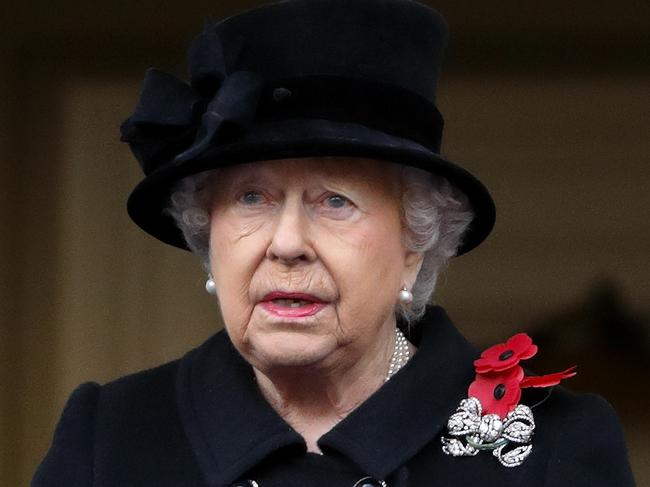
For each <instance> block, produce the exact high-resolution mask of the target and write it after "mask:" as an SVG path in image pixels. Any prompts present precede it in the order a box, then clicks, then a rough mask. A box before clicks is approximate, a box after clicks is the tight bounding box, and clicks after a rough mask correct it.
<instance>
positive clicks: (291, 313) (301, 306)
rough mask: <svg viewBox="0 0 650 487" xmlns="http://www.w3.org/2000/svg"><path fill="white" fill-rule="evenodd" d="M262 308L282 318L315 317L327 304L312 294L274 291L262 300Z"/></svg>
mask: <svg viewBox="0 0 650 487" xmlns="http://www.w3.org/2000/svg"><path fill="white" fill-rule="evenodd" d="M260 304H261V305H262V307H263V308H264V309H265V310H266V311H267V312H268V313H270V314H272V315H275V316H278V317H282V318H303V317H305V316H313V315H315V314H316V313H318V312H319V311H320V310H322V309H323V308H324V307H325V306H327V303H325V302H324V301H322V300H321V299H319V298H317V297H316V296H314V295H312V294H306V293H286V292H281V291H274V292H271V293H269V294H267V295H266V296H264V298H263V299H262V302H261V303H260Z"/></svg>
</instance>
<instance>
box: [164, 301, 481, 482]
mask: <svg viewBox="0 0 650 487" xmlns="http://www.w3.org/2000/svg"><path fill="white" fill-rule="evenodd" d="M405 331H406V332H407V336H408V337H409V339H410V340H411V341H412V342H413V343H415V344H416V345H417V346H418V352H417V353H416V354H415V356H414V357H413V358H412V359H411V360H410V361H409V363H408V364H407V365H406V366H405V367H404V368H403V369H402V370H400V372H398V373H397V374H396V375H395V376H394V377H393V378H392V379H391V380H390V381H389V382H387V383H386V384H384V385H383V387H381V388H380V389H379V390H378V391H377V392H375V394H373V395H372V396H371V397H370V398H368V399H367V400H366V401H365V402H364V403H363V404H361V405H360V406H359V407H358V408H357V409H355V410H354V411H353V412H352V413H351V414H350V415H349V416H347V417H346V418H345V419H344V420H343V421H341V422H340V423H339V424H338V425H336V427H334V428H333V429H332V430H331V431H330V432H328V433H327V434H325V435H324V436H322V437H321V438H320V440H319V442H318V443H319V446H320V447H321V449H322V450H323V452H324V453H325V454H327V452H331V451H336V452H338V453H340V454H342V455H344V456H346V457H347V458H349V459H350V460H351V461H352V462H354V463H355V464H357V465H358V467H359V468H360V469H361V470H362V471H363V472H364V473H366V474H368V475H370V476H373V477H376V478H385V477H387V476H388V475H389V474H390V473H391V472H393V471H394V470H396V469H397V468H398V467H399V466H400V465H402V464H404V463H405V462H406V461H407V460H408V459H410V458H411V457H413V456H414V455H415V454H416V453H417V452H418V451H419V450H421V449H422V448H423V447H424V446H425V445H426V444H427V443H429V442H430V441H431V440H433V439H434V438H435V437H436V436H437V435H438V433H439V432H440V430H441V429H442V428H443V426H444V425H445V424H446V422H447V418H448V417H449V415H450V414H451V413H453V411H454V410H455V408H456V406H457V404H458V402H459V401H460V399H462V398H463V397H465V395H466V390H467V386H468V384H469V383H470V382H471V380H472V377H473V375H474V370H473V367H472V362H473V360H474V359H475V358H476V352H475V351H474V349H473V348H472V346H471V345H470V344H469V343H468V342H467V341H466V340H465V339H464V338H463V337H462V336H461V335H460V333H459V332H458V331H457V330H456V329H455V328H454V326H453V325H452V323H451V322H450V320H449V318H448V317H447V315H446V313H445V312H444V310H443V309H442V308H440V307H430V308H428V309H427V313H426V315H425V316H424V318H423V319H422V320H420V321H419V322H418V323H417V324H416V325H414V326H413V327H412V328H411V329H409V330H405ZM176 385H177V397H178V405H179V411H180V414H181V417H182V420H183V425H184V428H185V431H186V434H187V437H188V439H189V441H190V443H191V446H192V449H193V450H194V452H195V454H196V456H197V459H198V462H199V464H200V466H201V468H202V470H203V473H204V476H205V478H206V480H207V483H208V485H210V486H214V487H216V486H222V485H228V484H230V483H232V482H234V481H235V480H237V479H238V478H240V477H242V476H243V475H244V474H245V472H247V471H248V470H250V469H251V468H252V467H254V466H255V465H257V464H258V463H259V462H261V461H262V460H263V459H264V458H265V457H267V456H268V455H270V454H271V453H272V452H274V451H276V450H278V449H284V448H291V449H296V450H297V451H305V450H306V447H305V443H304V441H303V439H302V437H301V436H300V435H299V434H298V433H297V432H296V431H294V430H293V429H292V428H291V427H290V426H289V425H288V424H287V423H286V422H285V421H284V420H283V419H282V418H281V417H280V416H279V415H278V414H277V413H276V412H275V411H274V410H273V409H272V408H271V407H270V405H269V404H268V403H267V402H266V400H265V399H264V398H263V396H262V394H261V393H260V392H259V390H258V388H257V385H256V383H255V378H254V374H253V371H252V369H251V367H250V365H248V364H247V363H246V362H245V361H244V360H243V358H242V357H241V356H240V355H239V354H238V352H237V351H236V350H235V348H234V347H233V346H232V344H231V343H230V341H229V339H228V336H227V335H226V333H225V332H220V333H218V334H217V335H215V336H214V337H213V338H212V339H210V340H209V341H207V342H206V343H205V344H204V345H202V346H201V347H199V348H198V349H196V350H194V351H192V352H190V353H189V354H188V355H187V356H186V357H184V358H183V360H182V361H181V364H180V369H179V375H178V377H177V384H176ZM369 425H381V427H369ZM398 446H399V447H398Z"/></svg>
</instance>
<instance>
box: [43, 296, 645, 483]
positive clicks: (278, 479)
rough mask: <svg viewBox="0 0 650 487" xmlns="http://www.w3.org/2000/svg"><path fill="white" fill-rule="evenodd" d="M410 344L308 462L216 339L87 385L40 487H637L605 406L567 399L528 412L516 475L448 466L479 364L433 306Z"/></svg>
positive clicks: (485, 457) (249, 376) (223, 338)
mask: <svg viewBox="0 0 650 487" xmlns="http://www.w3.org/2000/svg"><path fill="white" fill-rule="evenodd" d="M409 335H410V338H411V339H412V340H413V342H414V343H416V344H417V345H418V352H417V353H416V355H415V356H414V357H413V359H412V360H411V361H410V362H409V363H408V364H407V365H406V366H405V367H404V368H403V369H402V370H401V371H400V372H398V373H397V374H396V375H395V376H394V377H393V378H392V379H391V380H390V381H389V382H388V383H386V384H385V385H384V386H383V387H381V388H380V389H379V390H378V391H377V392H376V393H375V394H374V395H372V396H371V397H370V398H369V399H368V400H367V401H365V402H364V403H363V404H361V405H360V406H359V407H358V408H357V409H356V410H354V411H353V412H352V413H351V414H350V415H349V416H348V417H347V418H345V419H344V420H343V421H342V422H341V423H339V424H338V425H337V426H336V427H335V428H334V429H332V430H331V431H330V432H328V433H327V434H325V435H324V436H323V437H321V439H320V440H319V445H320V447H321V449H322V451H323V453H324V454H323V455H315V454H312V453H307V452H306V447H305V443H304V441H303V439H302V438H301V437H300V436H299V435H298V434H297V433H296V432H295V431H294V430H293V429H292V428H291V427H290V426H289V425H288V424H287V423H285V422H284V421H283V420H282V419H281V418H280V417H279V416H278V415H277V414H276V413H275V411H274V410H273V409H272V408H271V407H270V406H269V405H268V403H266V401H265V400H264V398H263V397H262V395H261V394H260V393H259V391H258V389H257V386H256V384H255V380H254V375H253V373H252V370H251V368H250V366H249V365H248V364H247V363H246V362H245V361H244V360H243V359H242V358H241V357H240V356H239V354H238V353H237V352H236V350H235V349H234V348H233V346H232V344H231V343H230V341H229V339H228V337H227V335H226V334H225V333H224V332H220V333H218V334H217V335H215V336H214V337H213V338H212V339H210V340H208V341H207V342H206V343H205V344H203V345H202V346H201V347H199V348H197V349H195V350H193V351H191V352H189V353H188V354H187V355H186V356H185V357H184V358H183V359H181V360H179V361H176V362H172V363H170V364H167V365H164V366H162V367H159V368H156V369H153V370H149V371H145V372H141V373H138V374H135V375H132V376H128V377H125V378H122V379H119V380H118V381H115V382H112V383H110V384H107V385H104V386H99V385H97V384H84V385H82V386H80V388H79V389H77V390H76V391H75V392H74V393H73V394H72V396H71V397H70V400H69V402H68V404H67V406H66V408H65V411H64V413H63V416H62V418H61V421H60V424H59V426H58V428H57V431H56V433H55V437H54V441H53V444H52V447H51V449H50V451H49V453H48V454H47V456H46V458H45V459H44V460H43V463H42V464H41V466H40V467H39V469H38V471H37V473H36V475H35V477H34V480H33V483H32V486H33V487H53V486H57V487H58V486H63V485H65V486H71V487H82V486H84V487H89V486H94V487H109V486H110V487H117V486H120V487H125V486H144V487H146V486H152V487H153V486H156V487H167V486H170V487H171V486H192V487H193V486H197V487H198V486H210V487H219V486H223V487H225V486H230V485H239V484H238V482H245V481H247V480H254V481H255V482H257V483H258V485H259V486H260V487H280V486H282V487H292V486H295V487H298V486H301V487H304V486H315V487H319V486H323V487H325V486H328V487H339V486H340V487H353V486H354V485H355V484H356V483H357V482H358V481H360V480H361V479H364V478H368V479H367V480H365V481H364V482H362V484H363V483H367V484H369V485H378V484H377V483H376V481H378V480H384V481H385V482H386V483H387V484H388V486H389V487H406V486H441V487H444V486H455V485H468V486H469V485H482V486H502V487H508V486H531V487H535V486H539V487H542V486H545V487H551V486H553V487H556V486H560V487H562V486H567V487H568V486H572V487H574V486H578V487H580V486H584V487H587V486H589V487H600V486H602V487H605V486H617V487H628V486H632V485H634V482H633V479H632V475H631V472H630V469H629V465H628V462H627V456H626V449H625V445H624V442H623V437H622V433H621V429H620V426H619V424H618V420H617V418H616V416H615V414H614V412H613V411H612V409H611V407H610V406H609V405H608V404H607V403H606V402H605V401H604V400H603V399H601V398H599V397H597V396H593V395H576V394H572V393H570V392H567V391H566V390H564V389H563V388H557V389H556V390H555V391H554V392H553V394H551V395H550V397H548V400H546V401H544V402H543V403H542V404H540V405H539V406H536V407H535V408H534V410H533V411H534V414H535V420H536V423H537V429H536V433H535V436H534V439H533V445H534V446H533V452H532V453H531V455H530V456H529V457H528V459H526V461H525V463H524V464H523V465H522V466H520V467H515V468H506V467H503V466H502V465H501V464H499V463H498V462H497V460H496V459H495V458H493V457H492V456H491V455H489V454H487V453H482V454H479V455H478V456H476V457H471V458H453V457H449V456H446V455H444V454H443V453H442V451H441V447H440V435H441V434H442V433H444V429H445V428H444V426H445V424H446V420H447V418H448V417H449V415H450V414H452V413H453V412H454V410H455V408H456V406H457V405H458V403H459V401H460V399H462V398H463V397H465V395H466V391H467V387H468V385H469V383H470V382H471V380H472V377H473V374H474V372H473V367H472V361H473V359H474V358H475V357H476V353H475V351H474V350H473V349H472V347H471V346H470V345H469V344H468V343H467V342H466V341H465V340H464V338H463V337H462V336H461V335H460V334H459V333H458V332H457V331H456V329H455V328H454V327H453V325H452V324H451V322H450V321H449V319H448V318H447V316H446V314H445V313H444V311H443V310H442V309H441V308H438V307H431V308H429V309H428V310H427V314H426V316H425V318H424V319H423V320H422V321H421V322H420V323H418V324H417V325H416V327H415V328H414V329H413V330H412V331H411V333H409ZM537 399H538V398H536V397H533V396H530V397H527V396H526V395H525V396H524V398H523V402H524V403H527V404H529V405H531V406H532V405H534V404H535V403H536V402H537ZM241 485H246V484H245V483H243V484H241ZM249 485H251V484H249ZM360 485H361V484H360Z"/></svg>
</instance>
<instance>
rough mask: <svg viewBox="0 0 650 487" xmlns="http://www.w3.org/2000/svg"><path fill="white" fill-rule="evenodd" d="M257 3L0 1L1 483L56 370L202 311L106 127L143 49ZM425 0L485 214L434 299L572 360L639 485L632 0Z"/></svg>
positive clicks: (63, 388)
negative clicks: (137, 201) (141, 226)
mask: <svg viewBox="0 0 650 487" xmlns="http://www.w3.org/2000/svg"><path fill="white" fill-rule="evenodd" d="M260 3H261V2H258V1H252V0H248V1H221V2H207V1H203V0H197V1H194V2H168V1H157V2H153V1H151V0H141V1H138V2H133V1H129V2H127V1H112V2H101V3H100V2H88V1H85V2H81V1H71V0H60V1H57V2H52V1H47V2H46V1H28V2H6V1H5V2H3V4H2V5H1V6H0V9H1V10H0V46H1V49H0V88H1V89H0V107H1V108H0V137H1V138H0V160H1V161H2V162H1V163H0V218H1V220H0V225H1V227H0V255H1V259H0V262H2V270H1V272H2V276H3V279H2V280H0V313H1V314H0V316H1V317H2V321H1V322H0V410H1V411H2V414H1V416H0V485H7V486H14V485H15V486H23V485H27V484H28V481H29V478H30V477H31V475H32V472H33V470H34V468H35V466H36V464H37V462H38V461H39V460H40V458H41V457H42V456H43V454H44V453H45V451H46V449H47V446H48V444H49V441H50V438H51V434H52V431H53V428H54V425H55V422H56V420H57V418H58V416H59V414H60V410H61V407H62V405H63V404H64V402H65V399H66V397H67V396H68V394H69V393H70V391H71V390H72V388H74V387H75V385H77V384H78V383H80V382H82V381H85V380H97V381H100V382H103V381H107V380H110V379H112V378H114V377H117V376H119V375H122V374H125V373H128V372H131V371H135V370H139V369H142V368H144V367H150V366H153V365H155V364H157V363H161V362H163V361H166V360H171V359H173V358H175V357H177V356H179V355H181V354H182V353H183V352H184V351H186V350H188V349H189V348H191V347H193V346H194V345H196V344H198V343H200V342H201V341H202V340H203V339H205V338H206V337H207V336H209V335H210V334H211V333H213V332H214V331H215V330H216V329H217V328H219V327H220V326H221V324H220V319H219V317H218V310H217V307H216V304H215V303H214V302H213V301H212V300H211V299H210V298H209V297H208V296H207V295H205V293H204V292H203V290H202V287H203V282H204V279H205V277H204V276H203V275H202V273H201V271H200V269H199V266H198V265H197V264H196V262H195V260H194V259H193V257H192V256H190V255H187V254H185V253H183V252H180V251H177V250H174V249H171V248H170V249H168V248H166V247H165V246H163V245H162V244H159V243H158V242H156V241H154V240H153V239H151V238H149V237H147V236H145V235H144V234H141V232H140V231H139V230H137V229H136V228H135V226H134V225H133V224H131V223H130V221H129V220H128V218H127V217H126V214H125V210H124V202H125V200H126V197H127V195H128V192H129V191H130V189H131V187H132V186H133V185H134V184H135V183H136V182H137V181H138V179H139V173H138V169H137V165H136V163H135V161H134V160H133V159H132V157H131V156H130V154H129V152H128V149H127V148H126V147H125V146H123V145H122V144H120V143H119V142H118V141H117V138H118V126H119V123H120V122H121V120H122V119H123V118H125V117H126V116H128V115H129V113H130V111H131V109H132V107H133V104H134V102H135V99H136V97H137V93H138V89H139V84H140V82H141V80H142V76H143V73H144V70H145V69H146V68H147V67H149V66H152V65H153V66H157V67H160V68H163V69H166V70H169V71H173V72H176V73H177V74H183V73H184V53H185V49H186V46H187V45H188V43H189V41H190V40H191V39H192V37H193V36H194V35H195V34H196V33H197V32H198V31H199V30H200V28H201V26H202V24H203V21H204V20H205V19H206V18H208V17H213V18H221V17H223V16H225V15H229V14H232V13H236V12H238V11H240V10H242V9H244V8H246V7H249V6H254V5H258V4H260ZM429 3H431V4H432V5H433V6H435V7H437V8H438V9H439V10H441V11H442V12H443V14H444V15H445V17H446V18H447V20H448V22H449V24H450V29H451V45H450V49H449V54H448V60H447V64H446V70H445V72H444V75H443V79H442V83H441V87H440V95H439V105H440V108H441V110H442V112H443V114H444V115H445V117H446V120H447V125H446V132H445V143H444V150H445V153H446V154H447V156H448V157H450V158H451V159H453V160H456V161H458V162H460V163H461V164H463V165H465V166H466V167H468V168H469V169H470V170H472V171H473V172H475V174H477V176H479V177H480V178H481V179H482V180H484V181H485V183H486V184H487V185H488V187H490V188H491V189H492V191H493V194H494V197H495V200H496V202H497V207H498V215H499V217H498V223H497V227H496V229H495V232H494V234H493V235H492V236H491V237H490V239H489V240H488V241H487V242H486V243H484V244H483V245H482V246H481V247H480V248H479V249H477V250H475V251H474V252H472V253H471V254H469V255H467V256H463V257H461V258H459V259H458V260H457V261H456V262H454V263H453V264H452V265H451V267H450V269H449V271H448V273H447V274H446V276H445V277H444V278H443V279H442V280H441V283H440V288H439V292H438V293H437V295H436V301H437V302H440V303H442V304H444V306H445V307H446V308H447V309H448V311H449V313H450V314H451V316H452V317H453V318H454V319H455V321H456V322H457V324H458V326H459V327H460V328H461V329H462V330H463V332H464V333H465V334H466V335H467V336H468V338H469V339H470V340H471V341H472V342H474V343H475V344H476V345H477V346H485V345H489V344H491V343H494V342H496V341H502V340H504V339H505V338H507V336H509V335H510V334H512V333H514V332H515V331H527V332H528V333H530V334H531V335H532V336H533V338H534V339H535V340H536V341H537V342H538V343H539V344H540V353H539V355H538V357H537V358H535V359H534V363H533V364H532V366H533V367H534V368H536V369H537V370H539V371H540V372H555V371H557V370H561V369H563V368H565V367H567V366H569V365H573V364H577V365H578V366H579V369H580V374H579V376H578V377H576V378H575V379H572V380H571V382H570V384H569V386H570V387H573V388H575V389H578V390H590V391H596V392H598V393H600V394H603V395H604V396H605V397H606V398H607V399H608V400H609V401H610V402H612V403H613V404H614V406H615V407H616V408H617V410H618V412H619V414H620V416H621V419H622V421H623V422H624V426H625V431H626V436H627V438H628V443H629V445H630V454H631V459H632V462H633V466H634V469H635V474H636V476H637V481H638V483H639V485H649V484H650V465H648V457H649V455H648V447H647V438H648V437H649V436H650V415H649V414H648V413H647V411H648V408H649V407H650V396H649V394H648V391H647V389H648V387H647V382H648V378H647V377H648V375H647V374H648V371H649V368H648V357H649V354H648V349H649V341H648V333H649V330H650V305H649V304H648V302H649V301H648V298H649V297H650V291H649V282H648V274H649V271H650V263H649V262H648V249H649V248H650V229H649V227H648V220H649V218H648V217H649V216H650V211H649V210H648V208H649V207H650V196H649V194H648V193H649V191H648V189H650V169H649V168H648V154H649V153H650V38H649V32H650V29H649V28H648V27H649V26H650V4H648V2H647V1H646V0H637V1H634V0H620V1H616V2H615V1H611V0H591V1H587V0H573V1H571V2H567V1H565V0H547V1H544V2H542V1H527V2H522V1H520V0H519V1H515V0H500V1H498V2H497V1H491V0H482V1H475V2H469V1H452V0H440V1H439V2H435V4H434V2H429ZM588 447H589V445H585V448H588Z"/></svg>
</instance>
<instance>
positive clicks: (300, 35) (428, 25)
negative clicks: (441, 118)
mask: <svg viewBox="0 0 650 487" xmlns="http://www.w3.org/2000/svg"><path fill="white" fill-rule="evenodd" d="M206 31H207V32H212V33H214V34H216V37H218V38H219V40H220V42H221V45H222V46H223V57H224V63H225V68H226V71H227V72H229V73H231V72H234V71H239V70H247V71H253V72H256V73H258V74H259V75H261V77H262V78H263V79H264V80H265V81H267V82H269V83H273V82H275V81H281V80H285V79H292V78H295V77H309V76H332V77H342V78H353V79H362V80H371V81H373V82H379V83H388V84H393V85H396V86H399V87H400V88H402V89H405V90H408V91H410V92H412V93H414V94H417V95H419V96H421V97H424V98H426V99H428V100H429V101H431V102H434V101H435V93H436V88H437V82H438V77H439V74H440V68H441V64H442V58H443V52H444V49H445V47H446V41H447V27H446V24H445V21H444V19H443V18H442V16H441V15H440V14H439V13H438V12H436V11H435V10H433V9H431V8H429V7H426V6H424V5H422V4H420V3H418V2H415V1H412V0H288V1H284V2H280V3H274V4H270V5H266V6H264V7H261V8H257V9H254V10H249V11H247V12H243V13H241V14H238V15H235V16H232V17H229V18H227V19H225V20H223V21H221V22H219V23H218V24H215V25H213V26H211V27H208V29H207V30H206Z"/></svg>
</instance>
